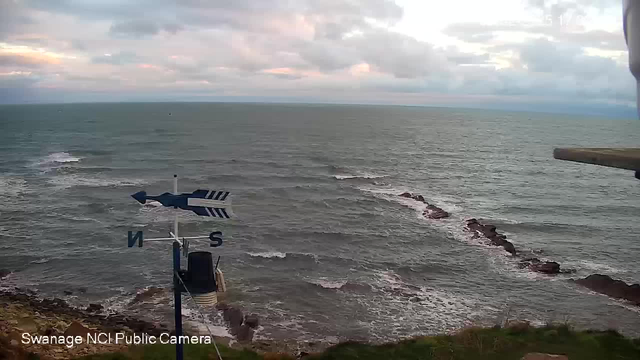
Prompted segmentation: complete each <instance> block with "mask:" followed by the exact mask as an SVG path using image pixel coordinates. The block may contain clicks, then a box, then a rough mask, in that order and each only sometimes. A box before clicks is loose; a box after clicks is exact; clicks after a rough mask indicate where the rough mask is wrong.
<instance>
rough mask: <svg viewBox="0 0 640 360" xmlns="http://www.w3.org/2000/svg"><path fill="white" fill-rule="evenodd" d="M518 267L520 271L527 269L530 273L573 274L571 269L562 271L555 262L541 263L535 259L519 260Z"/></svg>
mask: <svg viewBox="0 0 640 360" xmlns="http://www.w3.org/2000/svg"><path fill="white" fill-rule="evenodd" d="M518 266H519V267H520V268H521V269H525V268H528V269H529V270H531V271H535V272H539V273H542V274H547V275H555V274H569V273H574V272H575V270H573V269H562V268H561V267H560V264H558V263H557V262H555V261H542V260H540V259H538V258H536V257H530V258H524V259H522V260H520V263H519V264H518Z"/></svg>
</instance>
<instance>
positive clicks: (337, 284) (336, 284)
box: [306, 278, 347, 290]
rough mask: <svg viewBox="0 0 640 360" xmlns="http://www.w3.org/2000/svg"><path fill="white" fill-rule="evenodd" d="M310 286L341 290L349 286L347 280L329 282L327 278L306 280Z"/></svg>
mask: <svg viewBox="0 0 640 360" xmlns="http://www.w3.org/2000/svg"><path fill="white" fill-rule="evenodd" d="M306 281H307V282H308V283H309V284H313V285H317V286H319V287H321V288H324V289H333V290H336V289H341V288H342V287H344V286H345V285H347V280H329V279H327V278H319V279H309V280H306Z"/></svg>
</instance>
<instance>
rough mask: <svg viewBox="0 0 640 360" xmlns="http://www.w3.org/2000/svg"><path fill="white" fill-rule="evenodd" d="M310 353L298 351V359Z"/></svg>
mask: <svg viewBox="0 0 640 360" xmlns="http://www.w3.org/2000/svg"><path fill="white" fill-rule="evenodd" d="M309 355H310V354H309V353H308V352H306V351H300V353H299V354H298V359H304V358H306V357H307V356H309Z"/></svg>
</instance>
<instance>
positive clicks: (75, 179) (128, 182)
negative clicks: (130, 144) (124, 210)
mask: <svg viewBox="0 0 640 360" xmlns="http://www.w3.org/2000/svg"><path fill="white" fill-rule="evenodd" d="M47 183H49V184H51V185H55V186H56V187H59V188H63V189H68V188H71V187H76V186H86V187H111V186H137V185H143V184H144V183H145V182H144V180H142V179H107V178H99V177H82V176H79V175H61V176H56V177H53V178H51V179H49V180H47Z"/></svg>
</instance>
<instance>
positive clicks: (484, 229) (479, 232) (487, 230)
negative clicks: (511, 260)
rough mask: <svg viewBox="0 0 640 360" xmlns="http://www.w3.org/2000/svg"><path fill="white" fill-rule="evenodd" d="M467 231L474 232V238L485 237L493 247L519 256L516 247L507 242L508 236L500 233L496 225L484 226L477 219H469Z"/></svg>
mask: <svg viewBox="0 0 640 360" xmlns="http://www.w3.org/2000/svg"><path fill="white" fill-rule="evenodd" d="M467 229H468V230H469V231H471V232H473V234H474V236H484V237H485V238H487V239H488V240H489V243H490V244H491V245H494V246H502V247H503V248H504V249H505V250H506V251H507V252H508V253H510V254H511V255H514V256H515V255H517V251H516V247H515V246H514V245H513V243H511V242H510V241H508V240H507V235H505V234H501V233H499V232H498V231H497V230H496V227H495V226H494V225H489V224H487V225H483V224H481V223H480V222H479V221H478V220H476V219H469V220H467ZM525 267H526V265H525Z"/></svg>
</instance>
